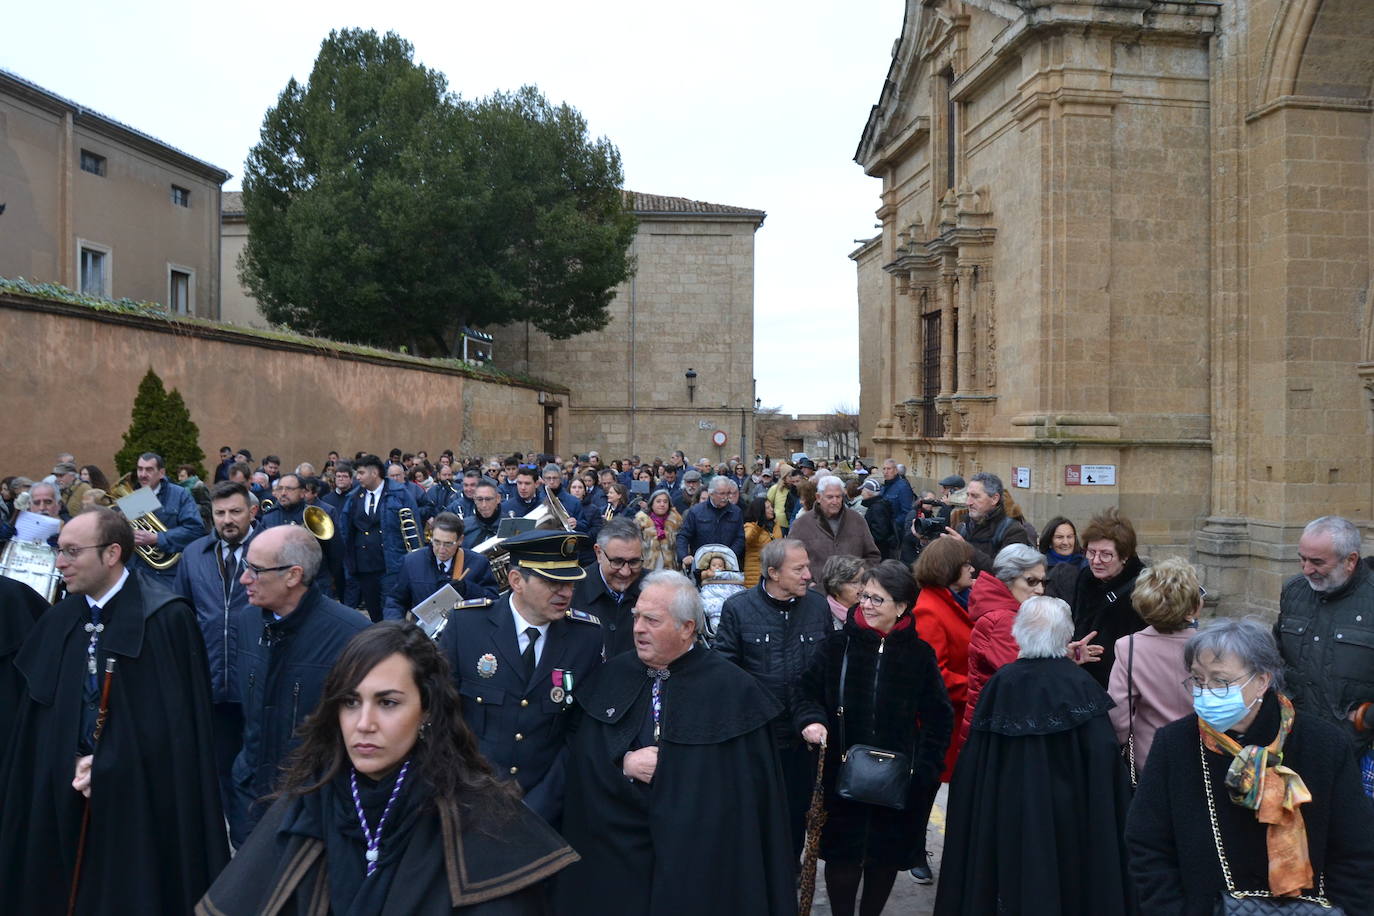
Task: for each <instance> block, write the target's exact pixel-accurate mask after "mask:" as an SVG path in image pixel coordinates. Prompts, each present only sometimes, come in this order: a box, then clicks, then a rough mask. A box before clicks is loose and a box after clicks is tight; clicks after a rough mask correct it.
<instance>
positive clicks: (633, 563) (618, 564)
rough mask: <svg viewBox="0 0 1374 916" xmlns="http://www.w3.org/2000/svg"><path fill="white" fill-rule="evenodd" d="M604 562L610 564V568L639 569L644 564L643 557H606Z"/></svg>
mask: <svg viewBox="0 0 1374 916" xmlns="http://www.w3.org/2000/svg"><path fill="white" fill-rule="evenodd" d="M606 562H607V563H610V564H611V569H639V567H641V566H643V565H644V558H643V557H629V558H628V559H627V558H625V557H606Z"/></svg>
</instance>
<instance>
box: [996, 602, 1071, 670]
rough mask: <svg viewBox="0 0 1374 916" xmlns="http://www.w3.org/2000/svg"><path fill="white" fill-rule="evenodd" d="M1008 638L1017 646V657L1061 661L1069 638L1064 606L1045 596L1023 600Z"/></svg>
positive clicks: (1069, 626)
mask: <svg viewBox="0 0 1374 916" xmlns="http://www.w3.org/2000/svg"><path fill="white" fill-rule="evenodd" d="M1011 635H1012V638H1013V639H1015V640H1016V644H1017V645H1018V646H1020V647H1021V652H1020V656H1019V657H1020V658H1063V657H1064V651H1065V649H1066V648H1067V647H1068V645H1069V640H1070V639H1072V638H1073V618H1072V617H1071V616H1069V606H1068V604H1066V603H1065V602H1063V601H1061V600H1060V599H1058V598H1051V597H1049V596H1048V595H1036V596H1035V597H1033V598H1027V599H1026V600H1025V601H1024V602H1022V604H1021V608H1020V609H1019V610H1018V611H1017V612H1016V622H1015V623H1013V624H1012V625H1011Z"/></svg>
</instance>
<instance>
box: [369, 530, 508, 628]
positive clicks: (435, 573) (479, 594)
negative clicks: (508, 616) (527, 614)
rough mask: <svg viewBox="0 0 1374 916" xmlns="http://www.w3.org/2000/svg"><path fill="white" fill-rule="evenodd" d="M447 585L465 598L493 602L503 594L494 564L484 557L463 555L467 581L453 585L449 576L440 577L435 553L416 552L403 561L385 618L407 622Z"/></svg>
mask: <svg viewBox="0 0 1374 916" xmlns="http://www.w3.org/2000/svg"><path fill="white" fill-rule="evenodd" d="M446 584H452V585H453V587H454V588H455V589H457V590H458V594H459V595H461V596H462V597H463V598H490V599H491V600H492V601H495V600H496V597H497V595H498V594H500V589H498V588H497V587H496V577H495V576H494V575H492V572H491V564H490V563H488V562H487V558H486V557H484V556H482V555H481V554H480V553H473V552H472V551H471V550H464V551H463V578H461V579H459V580H458V581H457V582H452V581H451V579H450V578H449V577H448V576H444V577H442V578H441V577H440V576H439V570H438V566H437V561H436V560H435V559H434V551H433V550H431V549H429V548H425V549H424V550H412V551H411V552H410V553H408V554H406V558H405V559H404V560H403V561H401V571H400V573H399V574H398V575H397V576H396V585H395V586H394V587H393V588H392V589H391V591H389V592H387V593H386V595H385V597H384V598H383V602H382V617H384V618H385V619H387V620H404V619H405V616H406V614H407V612H409V611H410V609H411V608H413V607H415V605H417V604H419V603H420V602H421V601H424V600H425V599H426V598H428V597H429V596H430V595H432V594H434V593H435V592H436V591H438V590H439V589H440V587H442V586H444V585H446Z"/></svg>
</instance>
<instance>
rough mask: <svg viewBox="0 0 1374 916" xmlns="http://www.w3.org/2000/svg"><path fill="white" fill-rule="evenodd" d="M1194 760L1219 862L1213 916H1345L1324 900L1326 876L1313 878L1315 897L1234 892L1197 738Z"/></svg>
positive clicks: (1201, 749) (1266, 892) (1213, 801)
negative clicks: (1220, 884)
mask: <svg viewBox="0 0 1374 916" xmlns="http://www.w3.org/2000/svg"><path fill="white" fill-rule="evenodd" d="M1197 747H1198V756H1199V757H1200V758H1201V761H1202V788H1203V790H1204V791H1205V792H1206V793H1207V813H1208V815H1209V816H1210V817H1211V819H1212V839H1213V840H1214V841H1215V842H1216V844H1217V858H1219V859H1220V860H1221V875H1222V877H1223V878H1225V879H1226V890H1225V891H1223V892H1222V893H1221V896H1219V897H1218V898H1217V904H1216V906H1215V907H1214V908H1213V909H1212V914H1213V916H1345V910H1344V909H1342V908H1341V907H1338V906H1336V905H1335V904H1334V903H1332V902H1331V901H1330V900H1327V899H1326V875H1324V874H1320V873H1319V874H1318V875H1317V896H1315V897H1307V896H1303V897H1275V896H1274V895H1273V894H1271V893H1269V891H1238V890H1236V883H1235V882H1234V881H1233V880H1231V863H1230V862H1228V861H1227V860H1226V850H1225V849H1224V848H1223V847H1222V845H1221V827H1220V826H1219V825H1218V824H1217V805H1216V801H1215V800H1214V799H1213V798H1212V780H1211V779H1210V778H1209V777H1208V775H1207V753H1206V751H1205V750H1204V749H1203V745H1202V737H1201V736H1198V743H1197Z"/></svg>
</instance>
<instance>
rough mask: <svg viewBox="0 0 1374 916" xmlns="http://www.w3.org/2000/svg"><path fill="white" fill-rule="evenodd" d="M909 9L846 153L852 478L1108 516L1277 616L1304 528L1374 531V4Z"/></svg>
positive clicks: (991, 4)
mask: <svg viewBox="0 0 1374 916" xmlns="http://www.w3.org/2000/svg"><path fill="white" fill-rule="evenodd" d="M906 6H907V12H906V20H905V23H904V25H903V30H902V34H901V36H900V38H899V40H898V41H897V43H896V45H895V46H894V51H893V57H892V60H891V64H890V68H889V70H888V73H887V78H886V81H885V82H884V84H883V86H882V89H881V92H880V94H879V97H878V99H877V103H876V104H875V105H874V106H873V108H872V111H871V113H870V115H869V118H868V122H867V124H866V126H865V128H864V131H863V134H862V138H861V140H860V144H859V148H858V152H857V155H856V161H857V162H858V163H859V164H860V165H861V166H862V167H863V168H864V170H865V171H866V172H867V174H869V175H871V176H873V177H875V178H879V179H881V181H882V190H881V199H880V206H879V208H878V210H877V216H878V218H879V220H880V222H881V224H882V232H881V234H880V235H878V236H876V237H875V238H873V239H872V240H870V241H869V242H867V243H866V244H864V245H863V246H861V247H860V248H859V249H857V250H856V251H854V252H853V253H852V254H851V257H852V258H853V259H854V261H855V263H856V265H857V270H858V297H859V312H860V314H859V318H860V327H862V328H864V329H865V332H864V334H863V335H862V339H861V342H860V362H861V367H862V368H861V370H860V371H861V376H860V381H861V392H862V393H861V407H860V409H861V417H862V430H863V435H864V439H865V446H866V451H867V453H868V454H870V455H874V456H876V457H879V458H882V457H886V456H888V455H892V456H894V457H897V458H898V460H902V461H905V462H906V464H907V465H908V467H909V468H910V470H911V473H912V475H913V476H914V477H916V478H918V479H920V480H921V481H924V482H926V483H927V484H929V483H930V482H932V481H934V480H936V479H938V478H940V477H941V476H943V475H945V474H948V473H951V472H959V473H963V474H965V475H968V474H971V473H973V472H976V471H978V470H989V471H993V472H994V473H997V474H998V475H999V476H1001V477H1002V478H1003V479H1004V480H1005V481H1007V482H1008V485H1009V486H1012V490H1011V492H1012V494H1013V495H1014V497H1015V499H1016V500H1017V502H1018V503H1021V504H1022V505H1024V506H1026V507H1027V508H1028V512H1029V515H1030V516H1031V518H1032V520H1035V521H1038V522H1041V523H1043V522H1044V521H1045V520H1047V519H1049V518H1050V517H1052V516H1054V515H1058V514H1064V515H1067V516H1068V517H1070V518H1073V519H1075V520H1078V521H1079V522H1080V524H1081V523H1082V522H1083V521H1085V520H1086V519H1087V518H1088V517H1089V516H1090V515H1091V514H1092V513H1093V512H1095V511H1097V510H1099V509H1101V508H1103V507H1105V506H1108V505H1113V504H1115V505H1119V506H1120V507H1121V509H1122V511H1123V513H1124V514H1126V515H1128V516H1130V517H1131V518H1132V519H1133V520H1134V521H1135V523H1136V527H1137V530H1138V531H1139V533H1140V535H1141V539H1142V552H1143V553H1145V554H1147V555H1154V556H1159V555H1162V554H1165V553H1178V554H1182V555H1185V556H1188V557H1189V558H1191V559H1193V560H1194V561H1196V562H1198V563H1199V564H1200V565H1201V566H1202V567H1203V568H1204V570H1205V576H1206V582H1207V587H1208V590H1209V592H1213V593H1214V594H1216V595H1217V596H1218V597H1219V600H1220V604H1221V607H1222V609H1223V610H1225V611H1227V612H1232V613H1240V612H1244V611H1246V610H1252V609H1260V610H1273V609H1274V608H1276V606H1277V596H1278V592H1279V585H1280V583H1281V582H1282V580H1283V578H1285V577H1286V576H1287V575H1291V574H1292V573H1293V572H1295V571H1296V563H1295V558H1296V550H1295V544H1296V541H1297V537H1298V535H1299V533H1300V532H1301V529H1302V526H1303V524H1305V523H1306V522H1307V521H1308V520H1310V519H1311V518H1314V517H1316V516H1318V515H1323V514H1340V515H1345V516H1347V517H1350V518H1353V519H1357V520H1359V521H1360V522H1361V523H1362V524H1364V525H1366V526H1368V524H1369V519H1370V518H1371V515H1372V514H1374V511H1372V510H1374V473H1372V472H1371V464H1372V462H1371V458H1374V449H1372V448H1371V443H1372V442H1374V435H1371V430H1374V411H1372V410H1371V408H1372V407H1374V331H1372V330H1371V327H1372V326H1374V321H1371V299H1370V295H1369V283H1370V263H1371V256H1372V255H1374V233H1372V232H1371V209H1370V189H1371V185H1374V157H1372V156H1371V147H1370V144H1371V125H1372V123H1374V115H1372V112H1374V102H1372V101H1371V96H1374V17H1371V16H1369V15H1368V13H1369V10H1368V5H1367V2H1366V0H1220V2H1209V0H1191V2H1189V0H1184V2H1157V0H1018V2H1011V0H963V2H960V0H907V4H906ZM1084 468H1088V469H1093V468H1099V469H1103V470H1097V471H1094V472H1093V473H1096V474H1097V476H1096V477H1095V478H1094V479H1093V480H1092V482H1091V483H1090V482H1089V481H1088V480H1087V479H1086V478H1087V477H1088V476H1089V475H1088V474H1085V473H1084ZM1108 468H1109V469H1110V471H1106V470H1105V469H1108ZM1017 469H1020V471H1019V473H1020V475H1021V480H1020V481H1019V482H1020V483H1024V484H1026V485H1025V486H1014V485H1013V484H1014V482H1016V477H1017ZM1104 481H1111V482H1109V483H1104Z"/></svg>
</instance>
